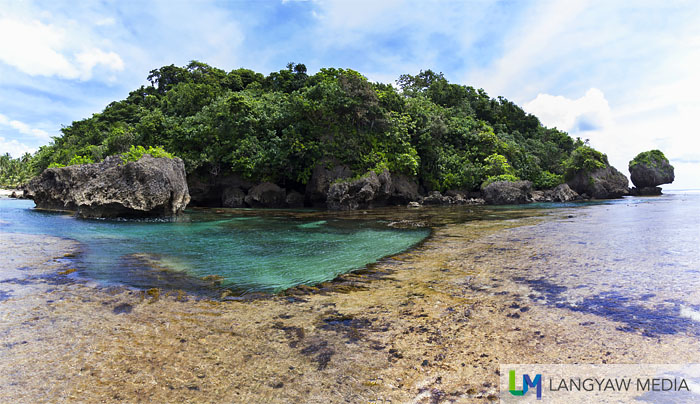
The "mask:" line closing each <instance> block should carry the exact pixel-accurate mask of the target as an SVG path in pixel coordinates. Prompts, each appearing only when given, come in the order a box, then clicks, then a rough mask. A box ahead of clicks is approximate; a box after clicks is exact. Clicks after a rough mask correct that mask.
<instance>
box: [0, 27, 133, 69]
mask: <svg viewBox="0 0 700 404" xmlns="http://www.w3.org/2000/svg"><path fill="white" fill-rule="evenodd" d="M66 27H68V29H66V28H64V27H60V26H58V25H55V24H44V23H42V22H41V21H39V20H36V19H32V20H26V19H23V18H21V17H19V18H18V17H14V18H13V17H3V18H0V61H1V62H4V63H6V64H8V65H10V66H12V67H14V68H16V69H18V70H20V71H22V72H24V73H26V74H29V75H31V76H58V77H61V78H66V79H80V80H89V79H90V78H91V77H92V73H93V69H94V68H95V67H96V66H98V65H101V66H104V67H105V68H106V69H108V70H112V71H120V70H123V69H124V62H123V61H122V59H121V57H120V56H119V55H118V54H116V53H115V52H111V51H110V52H105V51H103V50H101V49H99V48H95V47H88V46H89V41H90V39H89V38H85V37H84V36H85V34H84V33H83V32H79V30H76V31H75V32H73V31H71V29H73V28H75V25H74V24H66Z"/></svg>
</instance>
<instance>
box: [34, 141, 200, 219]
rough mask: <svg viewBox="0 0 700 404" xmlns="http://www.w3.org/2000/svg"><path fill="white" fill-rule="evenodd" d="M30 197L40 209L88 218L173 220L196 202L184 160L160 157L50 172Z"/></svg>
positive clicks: (43, 175)
mask: <svg viewBox="0 0 700 404" xmlns="http://www.w3.org/2000/svg"><path fill="white" fill-rule="evenodd" d="M24 194H25V196H26V197H28V198H31V199H33V200H34V203H36V206H37V208H42V209H53V210H70V211H76V212H77V214H78V216H80V217H84V218H113V217H129V218H133V217H168V216H174V215H177V214H179V213H181V212H182V211H183V210H184V209H185V207H186V206H187V204H188V203H189V201H190V195H189V192H188V188H187V181H186V179H185V165H184V163H183V162H182V160H180V159H178V158H175V159H168V158H154V157H151V156H150V155H144V156H143V157H142V158H141V159H139V160H138V161H134V162H129V163H126V164H124V163H123V162H122V159H121V157H120V156H112V157H108V158H107V159H105V160H104V161H102V162H101V163H96V164H84V165H75V166H69V167H61V168H49V169H46V170H44V172H43V173H41V174H40V175H39V176H37V177H36V178H34V179H33V180H31V181H30V182H29V183H28V184H27V185H26V187H25V190H24Z"/></svg>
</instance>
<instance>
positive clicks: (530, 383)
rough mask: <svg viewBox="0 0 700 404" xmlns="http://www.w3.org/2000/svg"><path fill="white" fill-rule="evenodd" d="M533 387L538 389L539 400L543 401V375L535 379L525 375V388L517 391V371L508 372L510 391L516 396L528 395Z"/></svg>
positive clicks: (536, 376)
mask: <svg viewBox="0 0 700 404" xmlns="http://www.w3.org/2000/svg"><path fill="white" fill-rule="evenodd" d="M530 387H532V388H536V389H537V399H538V400H541V399H542V375H540V374H537V375H535V379H534V380H533V379H531V378H530V375H528V374H523V388H522V390H516V389H515V370H511V371H509V372H508V391H510V394H512V395H514V396H524V395H525V394H527V390H528V389H529V388H530Z"/></svg>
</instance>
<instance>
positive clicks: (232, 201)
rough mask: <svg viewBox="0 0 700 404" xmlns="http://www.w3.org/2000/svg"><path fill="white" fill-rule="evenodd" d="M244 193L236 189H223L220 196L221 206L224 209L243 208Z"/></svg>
mask: <svg viewBox="0 0 700 404" xmlns="http://www.w3.org/2000/svg"><path fill="white" fill-rule="evenodd" d="M245 196H246V195H245V192H244V191H243V190H242V189H240V188H238V187H231V188H226V189H224V193H223V195H221V206H222V207H224V208H244V207H245V206H246V205H245Z"/></svg>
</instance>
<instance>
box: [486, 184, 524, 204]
mask: <svg viewBox="0 0 700 404" xmlns="http://www.w3.org/2000/svg"><path fill="white" fill-rule="evenodd" d="M531 191H532V182H530V181H515V182H511V181H496V182H492V183H491V184H489V185H487V186H486V187H485V188H484V190H483V193H484V200H485V201H486V203H488V204H491V205H514V204H521V203H530V202H532V195H531V194H530V193H531Z"/></svg>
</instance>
